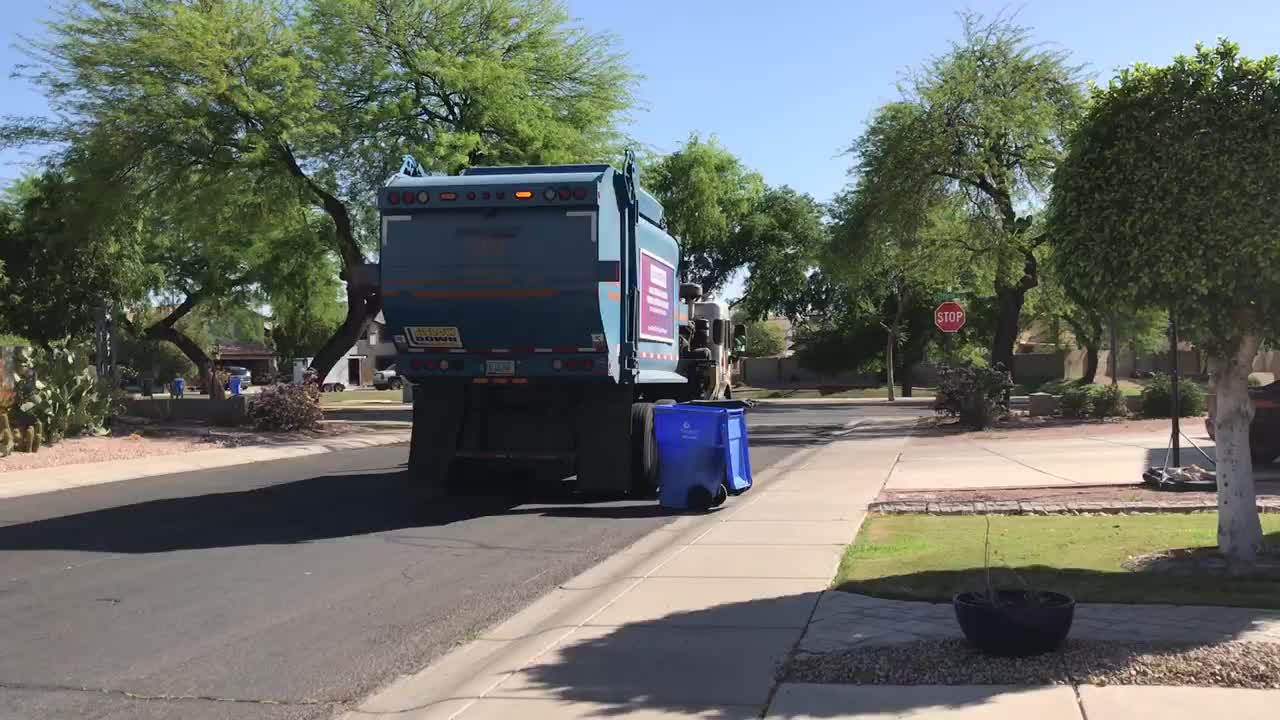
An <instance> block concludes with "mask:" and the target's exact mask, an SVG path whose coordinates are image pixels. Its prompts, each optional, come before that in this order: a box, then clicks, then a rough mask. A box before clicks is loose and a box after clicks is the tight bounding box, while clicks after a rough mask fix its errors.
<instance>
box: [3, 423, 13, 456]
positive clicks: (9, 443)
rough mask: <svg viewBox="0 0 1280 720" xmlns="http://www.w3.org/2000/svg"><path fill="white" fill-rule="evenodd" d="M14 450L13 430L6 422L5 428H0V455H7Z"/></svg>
mask: <svg viewBox="0 0 1280 720" xmlns="http://www.w3.org/2000/svg"><path fill="white" fill-rule="evenodd" d="M12 452H13V431H12V430H10V429H9V426H8V424H7V423H6V425H5V427H4V429H2V430H0V457H5V456H6V455H9V454H10V453H12Z"/></svg>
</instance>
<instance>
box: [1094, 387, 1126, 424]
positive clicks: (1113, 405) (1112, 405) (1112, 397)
mask: <svg viewBox="0 0 1280 720" xmlns="http://www.w3.org/2000/svg"><path fill="white" fill-rule="evenodd" d="M1089 400H1090V403H1091V404H1092V406H1093V407H1091V408H1090V410H1089V414H1090V415H1091V416H1092V417H1096V418H1109V417H1126V416H1127V415H1128V414H1129V404H1128V402H1127V401H1126V400H1125V397H1124V390H1122V389H1121V388H1120V386H1119V385H1094V386H1093V387H1092V388H1090V391H1089Z"/></svg>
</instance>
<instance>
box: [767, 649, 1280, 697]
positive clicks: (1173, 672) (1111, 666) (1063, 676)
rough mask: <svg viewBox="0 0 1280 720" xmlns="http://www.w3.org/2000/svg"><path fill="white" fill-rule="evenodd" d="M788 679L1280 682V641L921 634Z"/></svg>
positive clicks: (837, 656) (849, 653)
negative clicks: (1009, 641)
mask: <svg viewBox="0 0 1280 720" xmlns="http://www.w3.org/2000/svg"><path fill="white" fill-rule="evenodd" d="M779 679H780V680H785V681H788V682H811V683H844V684H851V685H1056V684H1068V683H1072V682H1075V683H1083V684H1090V685H1201V686H1215V687H1235V688H1263V689H1272V688H1280V644H1276V643H1258V642H1231V643H1222V644H1219V645H1196V646H1169V645H1155V644H1146V643H1112V642H1100V641H1068V642H1067V645H1066V646H1065V647H1064V648H1063V650H1062V651H1060V652H1056V653H1049V654H1047V655H1040V656H1037V657H1031V658H1018V659H1014V658H998V657H989V656H986V655H983V654H982V653H979V652H978V651H977V650H974V649H973V648H972V647H970V646H969V645H968V644H967V643H965V642H964V641H962V640H920V641H917V642H912V643H902V644H898V645H886V646H879V647H867V648H854V649H851V650H846V651H844V652H839V653H829V654H824V655H799V656H797V657H795V658H793V659H792V660H791V661H790V662H789V663H788V664H787V665H786V666H785V667H783V668H782V669H781V670H780V672H779Z"/></svg>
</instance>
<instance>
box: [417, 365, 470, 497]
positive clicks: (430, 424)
mask: <svg viewBox="0 0 1280 720" xmlns="http://www.w3.org/2000/svg"><path fill="white" fill-rule="evenodd" d="M465 412H466V392H465V388H464V387H463V386H462V385H444V386H439V385H435V386H432V387H430V388H429V389H428V388H424V387H423V386H421V385H414V386H413V432H412V434H411V435H410V439H409V484H410V485H412V486H414V487H420V488H427V489H431V490H437V491H443V490H445V488H446V487H447V483H448V479H449V467H450V465H451V464H452V462H453V457H454V453H455V451H456V450H457V447H458V433H459V432H460V431H461V429H462V418H463V415H464V413H465Z"/></svg>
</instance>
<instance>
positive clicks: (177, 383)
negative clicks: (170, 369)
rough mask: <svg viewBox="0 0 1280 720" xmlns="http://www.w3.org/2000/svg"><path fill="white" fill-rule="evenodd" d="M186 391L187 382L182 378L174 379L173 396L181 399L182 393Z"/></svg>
mask: <svg viewBox="0 0 1280 720" xmlns="http://www.w3.org/2000/svg"><path fill="white" fill-rule="evenodd" d="M186 389H187V381H186V380H183V379H182V378H174V379H173V396H174V397H176V398H180V397H182V393H183V392H184V391H185V390H186Z"/></svg>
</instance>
